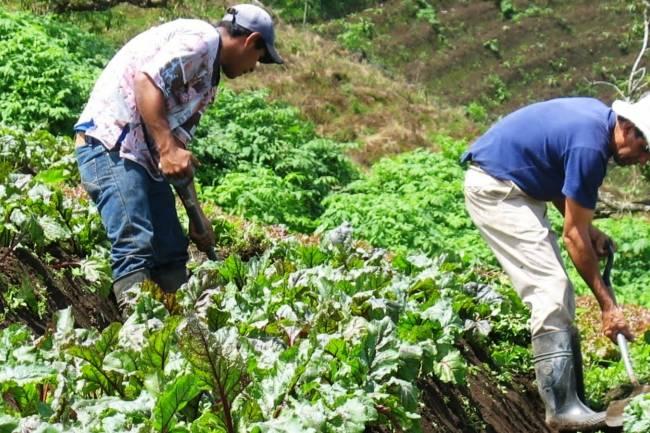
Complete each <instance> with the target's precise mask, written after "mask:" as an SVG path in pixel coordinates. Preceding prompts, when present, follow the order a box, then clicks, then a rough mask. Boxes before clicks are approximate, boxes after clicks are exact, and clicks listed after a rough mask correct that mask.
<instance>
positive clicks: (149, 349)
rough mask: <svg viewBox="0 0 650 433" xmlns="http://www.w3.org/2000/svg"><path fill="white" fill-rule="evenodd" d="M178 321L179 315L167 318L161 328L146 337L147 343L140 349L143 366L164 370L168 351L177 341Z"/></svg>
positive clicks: (162, 371)
mask: <svg viewBox="0 0 650 433" xmlns="http://www.w3.org/2000/svg"><path fill="white" fill-rule="evenodd" d="M180 321H181V318H180V317H179V316H171V317H169V318H167V320H166V321H165V325H164V326H163V327H162V329H159V330H158V331H156V332H154V333H153V334H151V335H150V336H149V337H148V338H147V345H146V346H145V347H144V349H143V350H142V361H143V363H144V365H145V366H148V367H149V368H151V369H152V370H154V371H156V372H160V373H164V372H165V367H166V366H167V362H168V361H169V355H170V351H171V350H172V348H174V347H175V346H176V343H177V338H176V328H177V327H178V324H179V323H180Z"/></svg>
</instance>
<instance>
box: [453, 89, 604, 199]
mask: <svg viewBox="0 0 650 433" xmlns="http://www.w3.org/2000/svg"><path fill="white" fill-rule="evenodd" d="M615 125H616V114H615V113H614V112H613V111H612V110H611V108H609V107H608V106H606V105H605V104H603V103H602V102H600V101H598V100H596V99H592V98H560V99H552V100H550V101H546V102H539V103H536V104H532V105H529V106H527V107H524V108H522V109H519V110H517V111H515V112H513V113H511V114H509V115H508V116H506V117H504V118H503V119H501V120H500V121H499V122H497V123H496V124H495V125H494V126H492V128H490V129H489V130H488V131H487V132H486V133H485V134H484V135H483V136H481V137H480V138H479V139H478V140H477V141H475V142H474V143H473V144H472V145H471V147H470V148H469V150H468V151H467V152H466V153H465V154H464V155H463V156H462V158H461V160H462V161H463V162H466V161H472V162H473V163H475V164H477V165H478V166H479V167H481V168H482V169H483V170H484V171H485V172H487V173H489V174H490V175H491V176H493V177H495V178H497V179H503V180H511V181H513V182H514V183H515V184H516V185H517V186H519V187H520V188H521V189H522V190H523V191H524V192H525V193H526V194H528V195H529V196H531V197H533V198H535V199H537V200H542V201H550V200H552V199H555V198H561V197H569V198H571V199H573V200H575V201H576V202H578V203H579V204H580V205H581V206H583V207H585V208H588V209H594V208H595V207H596V201H597V199H598V188H599V187H600V185H601V184H602V183H603V179H604V178H605V174H606V172H607V160H608V159H609V158H610V157H611V156H612V151H611V150H610V148H609V143H610V141H611V137H612V131H613V130H614V126H615Z"/></svg>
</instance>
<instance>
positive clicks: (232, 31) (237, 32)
mask: <svg viewBox="0 0 650 433" xmlns="http://www.w3.org/2000/svg"><path fill="white" fill-rule="evenodd" d="M216 27H221V28H223V29H225V30H226V32H228V36H230V37H232V38H239V37H244V38H247V37H248V36H250V35H251V34H252V33H253V32H252V31H250V30H248V29H247V28H244V27H242V26H240V25H239V24H237V23H233V22H232V21H219V22H218V23H217V25H216ZM255 48H257V49H258V50H261V49H262V48H263V49H266V45H265V44H264V39H262V38H259V39H258V40H257V41H256V43H255Z"/></svg>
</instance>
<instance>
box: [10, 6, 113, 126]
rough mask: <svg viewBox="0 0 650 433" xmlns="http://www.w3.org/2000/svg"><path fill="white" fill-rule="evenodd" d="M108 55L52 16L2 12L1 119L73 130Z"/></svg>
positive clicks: (96, 42)
mask: <svg viewBox="0 0 650 433" xmlns="http://www.w3.org/2000/svg"><path fill="white" fill-rule="evenodd" d="M109 54H110V49H109V48H108V46H106V45H104V44H103V43H102V42H100V41H99V40H98V39H95V38H94V37H92V36H91V35H88V34H84V33H82V32H80V31H79V30H78V29H75V28H72V27H69V25H65V24H61V23H58V22H57V21H56V20H55V19H54V18H50V17H35V16H33V15H30V14H25V13H15V14H14V13H7V12H2V11H0V58H2V65H1V66H0V120H1V121H3V122H4V123H9V124H15V125H18V126H21V127H23V128H25V129H35V128H45V129H49V131H50V132H52V133H54V134H60V133H70V132H71V130H72V126H73V124H74V122H75V121H76V120H77V117H78V115H79V113H80V112H81V109H82V107H83V104H84V103H85V102H86V99H87V98H88V95H89V93H90V90H91V88H92V85H93V82H94V80H95V78H96V76H97V75H98V74H99V72H100V68H101V66H102V65H103V64H104V63H105V62H106V60H107V59H108V56H109Z"/></svg>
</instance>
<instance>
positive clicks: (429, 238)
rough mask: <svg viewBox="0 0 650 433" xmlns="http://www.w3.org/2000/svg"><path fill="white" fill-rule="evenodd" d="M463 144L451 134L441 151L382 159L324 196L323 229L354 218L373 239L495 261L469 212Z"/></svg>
mask: <svg viewBox="0 0 650 433" xmlns="http://www.w3.org/2000/svg"><path fill="white" fill-rule="evenodd" d="M439 140H440V138H439ZM464 148H465V143H464V142H459V141H454V140H451V139H446V140H443V151H442V152H440V153H432V152H428V151H424V150H418V151H414V152H410V153H404V154H401V155H398V156H396V157H393V158H385V159H382V160H381V161H380V162H378V163H377V164H375V165H374V166H373V168H372V171H371V172H370V174H369V175H368V176H367V177H366V178H364V179H362V180H358V181H356V182H353V183H351V184H350V185H349V186H348V187H346V188H345V189H344V190H343V191H342V192H339V193H335V194H332V195H330V196H329V197H327V198H326V199H325V201H324V204H325V206H326V210H325V212H324V214H323V216H322V217H321V220H320V223H321V229H325V228H330V227H336V226H338V225H339V224H341V223H342V222H344V221H349V222H350V223H351V224H352V226H354V227H355V229H356V230H357V232H358V233H359V236H360V237H362V238H364V239H366V240H368V241H370V242H371V243H372V244H374V245H378V246H382V247H389V248H395V249H399V248H407V249H416V250H422V251H424V252H425V253H427V254H440V253H449V254H451V255H457V256H459V257H460V258H462V259H464V260H467V261H472V260H475V259H479V258H480V259H482V260H487V261H488V262H494V260H493V259H492V256H491V253H490V252H489V251H488V249H487V246H485V244H484V242H483V241H482V240H481V239H480V237H479V234H478V232H477V231H476V230H475V229H474V227H473V224H472V222H471V221H470V219H469V216H468V215H467V214H466V212H465V208H464V198H463V188H462V179H463V177H464V176H463V168H462V167H461V166H460V164H459V163H458V155H459V151H460V149H464Z"/></svg>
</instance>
